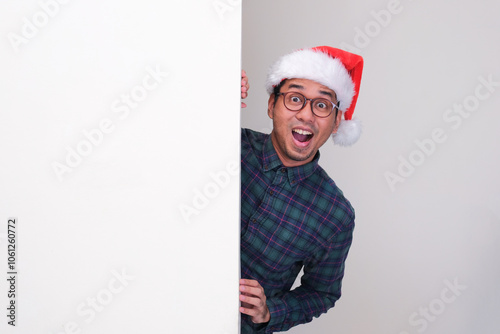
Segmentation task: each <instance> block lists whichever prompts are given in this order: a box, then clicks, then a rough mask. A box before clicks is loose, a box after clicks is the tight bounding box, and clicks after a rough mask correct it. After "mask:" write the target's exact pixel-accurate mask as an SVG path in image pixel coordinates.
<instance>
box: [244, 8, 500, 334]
mask: <svg viewBox="0 0 500 334" xmlns="http://www.w3.org/2000/svg"><path fill="white" fill-rule="evenodd" d="M388 10H391V11H392V12H391V11H388ZM499 10H500V5H499V4H498V3H496V2H493V1H492V2H472V1H465V0H460V1H451V0H449V1H434V2H424V1H410V0H401V1H392V0H377V1H349V2H348V1H326V0H325V1H319V0H316V1H305V0H304V1H299V0H274V1H265V0H252V1H246V2H245V3H244V6H243V67H244V68H245V69H246V70H247V72H248V75H249V77H250V83H251V90H250V97H249V98H248V101H247V104H248V108H247V109H246V110H243V112H242V125H243V126H244V127H250V128H253V129H255V130H263V131H269V130H270V128H271V123H270V121H269V119H268V118H267V115H266V106H267V104H266V102H267V95H266V93H265V89H264V80H265V74H266V72H267V68H268V66H270V65H271V63H272V62H273V61H274V60H276V58H277V57H279V56H280V55H282V54H285V53H287V52H290V51H291V50H294V49H297V48H302V47H309V46H317V45H331V46H337V47H343V48H346V49H349V50H354V49H356V50H355V52H357V53H359V54H361V55H362V56H363V57H364V59H365V71H364V77H363V81H362V84H361V94H360V98H359V100H358V105H357V107H356V112H355V114H357V116H358V117H359V118H361V120H362V121H363V124H364V133H363V135H362V137H361V139H360V141H359V142H358V143H357V144H355V145H354V146H353V147H351V148H338V147H336V146H334V145H333V143H327V144H325V146H324V147H323V148H322V150H321V152H322V158H321V160H320V164H321V165H322V166H323V167H324V168H325V169H326V170H327V171H328V173H329V174H330V175H331V176H332V177H333V179H334V180H335V181H336V182H337V184H338V185H339V186H340V188H341V189H343V190H344V193H345V194H346V196H347V197H348V198H349V199H350V200H351V202H352V204H353V206H354V207H355V209H356V213H357V221H356V222H357V227H356V230H355V239H354V243H353V246H352V250H351V253H350V255H349V258H348V261H347V269H346V275H345V279H344V284H343V297H342V298H341V299H340V301H339V302H338V303H337V305H336V306H335V308H334V309H333V310H331V311H330V312H329V313H328V314H326V315H323V316H322V317H320V318H319V319H316V320H314V321H313V322H312V323H311V324H308V325H303V326H298V327H297V328H295V329H292V330H290V333H295V334H299V333H370V334H389V333H394V334H408V333H411V334H413V333H429V334H431V333H436V334H443V333H456V334H470V333H482V334H493V333H498V330H499V325H498V314H499V311H500V286H499V283H498V282H500V266H499V262H498V254H499V253H500V242H499V241H500V191H499V189H500V178H499V177H498V170H499V169H500V145H499V144H500V132H499V131H498V129H499V127H498V124H499V122H500V115H499V113H498V106H499V103H500V86H499V83H500V66H499V63H498V59H500V45H499V44H498V40H499V37H500V36H499V32H500V22H499V20H498V15H497V14H498V12H499ZM381 11H383V12H381ZM381 13H385V14H387V13H390V15H384V14H381ZM377 18H378V20H377ZM485 80H486V81H489V80H491V81H493V82H494V84H491V85H490V86H489V87H485V86H484V84H483V82H484V81H485ZM478 87H481V88H478ZM476 96H477V97H476ZM464 104H465V107H463V109H464V110H465V112H464V113H463V116H461V115H460V114H459V113H457V111H456V110H458V108H460V106H458V107H456V106H455V105H464ZM467 109H469V110H471V111H470V112H469V111H467ZM435 129H438V130H435ZM433 131H434V137H435V138H434V139H432V138H433ZM431 140H433V143H432V142H431ZM416 141H418V142H420V143H426V144H425V145H426V146H425V149H424V150H425V151H427V153H426V152H423V153H422V152H421V153H419V151H422V150H423V149H420V148H419V146H418V144H416ZM421 145H423V144H421ZM400 159H404V160H410V159H411V161H412V163H413V164H415V165H416V166H410V167H408V166H406V167H400V165H401V164H402V163H401V160H400ZM405 168H406V169H405ZM398 169H400V171H398ZM388 173H393V175H392V178H393V180H396V181H392V186H391V182H388V180H387V179H386V175H389V174H388ZM395 175H396V176H397V177H398V178H396V179H394V176H395ZM450 284H451V285H456V286H458V289H455V292H453V290H450V289H449V288H448V285H450Z"/></svg>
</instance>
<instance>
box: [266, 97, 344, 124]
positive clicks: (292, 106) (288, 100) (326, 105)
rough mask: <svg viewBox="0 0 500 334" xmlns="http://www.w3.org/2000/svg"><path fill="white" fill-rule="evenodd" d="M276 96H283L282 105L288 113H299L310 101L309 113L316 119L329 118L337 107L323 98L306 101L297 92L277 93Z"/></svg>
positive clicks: (306, 99)
mask: <svg viewBox="0 0 500 334" xmlns="http://www.w3.org/2000/svg"><path fill="white" fill-rule="evenodd" d="M276 95H283V104H284V105H285V107H286V108H287V109H288V110H290V111H300V110H302V109H304V107H305V106H306V104H307V101H311V111H312V112H313V114H314V115H315V116H317V117H321V118H325V117H328V116H330V114H331V113H332V111H333V109H334V108H336V109H337V110H336V111H335V113H337V111H338V108H339V107H338V105H336V104H334V103H333V102H332V101H330V100H328V99H323V98H317V99H308V98H306V97H305V96H304V95H302V94H300V93H297V92H287V93H278V94H276Z"/></svg>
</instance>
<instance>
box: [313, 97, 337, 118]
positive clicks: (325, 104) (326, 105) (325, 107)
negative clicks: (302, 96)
mask: <svg viewBox="0 0 500 334" xmlns="http://www.w3.org/2000/svg"><path fill="white" fill-rule="evenodd" d="M313 110H314V113H315V114H316V115H317V116H319V117H326V116H328V115H330V113H331V112H332V110H333V103H332V102H331V101H329V100H327V99H316V100H314V103H313Z"/></svg>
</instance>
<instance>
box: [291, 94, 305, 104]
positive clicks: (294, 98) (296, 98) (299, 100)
mask: <svg viewBox="0 0 500 334" xmlns="http://www.w3.org/2000/svg"><path fill="white" fill-rule="evenodd" d="M290 102H293V103H297V104H302V98H301V97H300V96H297V95H292V96H291V97H290Z"/></svg>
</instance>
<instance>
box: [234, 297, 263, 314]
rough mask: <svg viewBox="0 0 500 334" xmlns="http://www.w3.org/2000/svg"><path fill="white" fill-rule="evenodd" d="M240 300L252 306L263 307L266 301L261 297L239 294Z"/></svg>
mask: <svg viewBox="0 0 500 334" xmlns="http://www.w3.org/2000/svg"><path fill="white" fill-rule="evenodd" d="M240 301H241V302H244V303H247V304H250V305H251V306H252V307H254V308H258V309H262V310H263V309H264V307H265V305H266V303H265V302H264V301H263V300H262V299H261V298H256V297H250V296H244V295H240Z"/></svg>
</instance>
